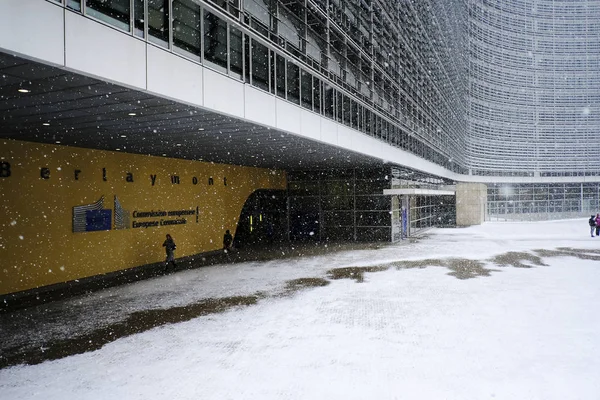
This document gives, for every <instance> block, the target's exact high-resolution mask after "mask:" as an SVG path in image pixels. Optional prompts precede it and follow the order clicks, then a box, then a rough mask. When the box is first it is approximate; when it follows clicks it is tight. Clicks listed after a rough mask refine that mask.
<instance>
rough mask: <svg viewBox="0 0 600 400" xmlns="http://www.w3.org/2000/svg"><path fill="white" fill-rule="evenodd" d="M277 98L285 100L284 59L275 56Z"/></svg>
mask: <svg viewBox="0 0 600 400" xmlns="http://www.w3.org/2000/svg"><path fill="white" fill-rule="evenodd" d="M276 62H277V66H276V67H277V71H276V74H277V96H279V97H282V98H284V99H285V58H283V57H282V56H280V55H279V54H277V56H276Z"/></svg>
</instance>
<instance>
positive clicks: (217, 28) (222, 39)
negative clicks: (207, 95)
mask: <svg viewBox="0 0 600 400" xmlns="http://www.w3.org/2000/svg"><path fill="white" fill-rule="evenodd" d="M204 60H205V61H207V62H209V63H211V64H213V66H217V67H220V68H219V69H220V70H224V71H226V70H227V22H225V21H223V20H222V19H220V18H219V17H217V16H216V15H214V14H211V13H209V12H208V11H206V10H204Z"/></svg>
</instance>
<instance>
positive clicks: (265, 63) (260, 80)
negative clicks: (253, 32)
mask: <svg viewBox="0 0 600 400" xmlns="http://www.w3.org/2000/svg"><path fill="white" fill-rule="evenodd" d="M252 85H253V86H256V87H258V88H261V89H263V90H267V91H268V90H269V49H267V47H266V46H264V45H262V44H260V43H258V42H257V41H256V40H252Z"/></svg>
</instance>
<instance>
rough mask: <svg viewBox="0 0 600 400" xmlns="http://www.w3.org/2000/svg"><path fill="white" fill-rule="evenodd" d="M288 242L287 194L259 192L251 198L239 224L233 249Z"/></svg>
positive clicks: (283, 191) (277, 191) (281, 192)
mask: <svg viewBox="0 0 600 400" xmlns="http://www.w3.org/2000/svg"><path fill="white" fill-rule="evenodd" d="M287 240H288V224H287V192H286V191H285V190H257V191H255V192H254V193H252V194H251V195H250V197H248V200H246V203H245V204H244V208H242V213H241V214H240V219H239V221H238V226H237V230H236V232H235V238H234V241H233V245H234V247H237V248H241V247H244V246H248V245H257V244H265V245H267V244H272V243H280V242H284V241H287Z"/></svg>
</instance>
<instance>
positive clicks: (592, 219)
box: [588, 215, 596, 237]
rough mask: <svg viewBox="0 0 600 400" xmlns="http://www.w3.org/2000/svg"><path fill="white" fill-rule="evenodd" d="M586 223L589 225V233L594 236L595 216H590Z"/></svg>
mask: <svg viewBox="0 0 600 400" xmlns="http://www.w3.org/2000/svg"><path fill="white" fill-rule="evenodd" d="M588 224H589V225H590V235H592V237H594V230H596V217H594V215H592V216H591V217H590V219H589V220H588Z"/></svg>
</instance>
